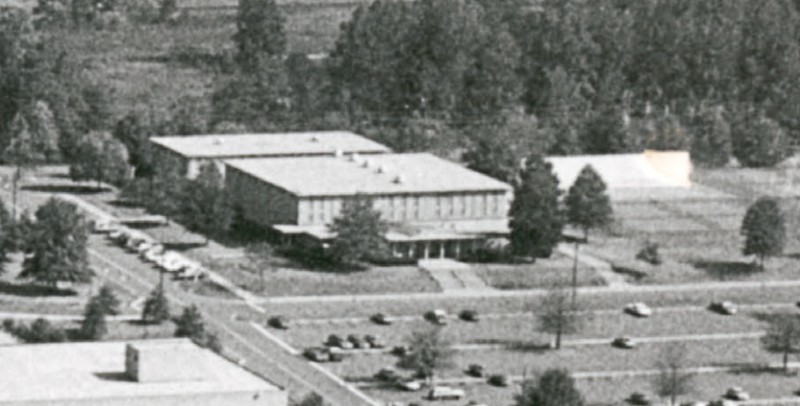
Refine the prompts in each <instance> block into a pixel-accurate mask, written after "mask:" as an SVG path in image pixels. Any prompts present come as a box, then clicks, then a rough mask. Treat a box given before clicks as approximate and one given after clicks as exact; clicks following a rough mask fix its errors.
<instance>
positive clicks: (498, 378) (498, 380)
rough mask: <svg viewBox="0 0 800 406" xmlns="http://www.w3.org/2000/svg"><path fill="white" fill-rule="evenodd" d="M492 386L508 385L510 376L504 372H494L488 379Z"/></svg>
mask: <svg viewBox="0 0 800 406" xmlns="http://www.w3.org/2000/svg"><path fill="white" fill-rule="evenodd" d="M486 382H488V383H489V385H492V386H508V377H507V376H506V375H503V374H494V375H491V376H490V377H489V379H487V380H486Z"/></svg>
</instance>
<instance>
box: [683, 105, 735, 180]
mask: <svg viewBox="0 0 800 406" xmlns="http://www.w3.org/2000/svg"><path fill="white" fill-rule="evenodd" d="M689 126H690V128H691V129H692V134H693V137H692V147H691V156H692V162H694V163H696V164H698V165H701V166H707V167H712V168H714V167H720V166H724V165H725V164H727V163H728V162H729V161H730V159H731V127H730V125H729V124H728V121H727V120H725V117H724V116H723V115H722V108H721V107H716V108H708V107H701V109H700V111H699V112H698V113H697V114H695V115H694V117H691V118H690V124H689Z"/></svg>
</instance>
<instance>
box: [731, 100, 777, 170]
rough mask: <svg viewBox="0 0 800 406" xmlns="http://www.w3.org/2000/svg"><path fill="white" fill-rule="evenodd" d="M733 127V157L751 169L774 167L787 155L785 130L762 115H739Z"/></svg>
mask: <svg viewBox="0 0 800 406" xmlns="http://www.w3.org/2000/svg"><path fill="white" fill-rule="evenodd" d="M741 116H742V117H740V119H739V122H737V123H736V125H735V126H733V127H732V128H733V133H732V138H733V155H734V156H736V159H738V160H739V163H741V164H742V165H744V166H746V167H751V168H764V167H771V166H775V164H777V163H778V162H780V161H781V160H783V158H785V157H787V156H788V155H789V144H788V141H789V140H788V137H787V135H786V130H785V129H783V128H782V127H781V126H780V125H779V124H778V123H777V122H775V121H774V120H771V119H770V118H767V117H766V116H764V115H763V114H753V113H750V112H747V113H744V114H741Z"/></svg>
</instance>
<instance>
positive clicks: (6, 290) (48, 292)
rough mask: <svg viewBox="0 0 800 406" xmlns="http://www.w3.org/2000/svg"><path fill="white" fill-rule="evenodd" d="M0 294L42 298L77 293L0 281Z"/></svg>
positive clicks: (69, 290)
mask: <svg viewBox="0 0 800 406" xmlns="http://www.w3.org/2000/svg"><path fill="white" fill-rule="evenodd" d="M0 293H2V294H6V295H14V296H26V297H42V296H77V295H78V292H76V291H74V290H72V289H59V288H54V287H51V286H43V285H35V284H28V283H25V284H16V283H9V282H6V281H0Z"/></svg>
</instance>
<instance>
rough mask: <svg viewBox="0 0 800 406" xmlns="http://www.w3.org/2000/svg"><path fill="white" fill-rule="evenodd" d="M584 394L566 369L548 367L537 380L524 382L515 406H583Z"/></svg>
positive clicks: (516, 397)
mask: <svg viewBox="0 0 800 406" xmlns="http://www.w3.org/2000/svg"><path fill="white" fill-rule="evenodd" d="M584 404H585V402H584V400H583V395H581V393H580V392H579V391H578V389H577V388H576V387H575V379H574V378H572V376H570V374H569V372H568V371H567V370H565V369H548V370H546V371H545V372H544V373H543V374H542V375H541V376H539V377H538V378H537V379H536V380H528V381H525V382H524V383H523V384H522V391H521V393H519V394H518V395H516V396H515V402H514V406H583V405H584Z"/></svg>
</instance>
